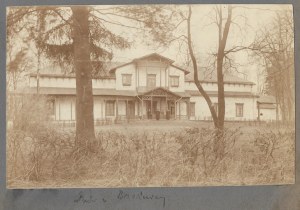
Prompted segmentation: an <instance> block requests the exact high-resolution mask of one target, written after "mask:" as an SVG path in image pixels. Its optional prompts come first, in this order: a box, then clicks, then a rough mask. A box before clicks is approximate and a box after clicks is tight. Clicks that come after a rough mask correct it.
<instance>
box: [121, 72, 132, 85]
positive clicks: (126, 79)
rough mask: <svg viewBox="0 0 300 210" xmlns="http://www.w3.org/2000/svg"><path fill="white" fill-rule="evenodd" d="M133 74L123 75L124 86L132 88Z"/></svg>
mask: <svg viewBox="0 0 300 210" xmlns="http://www.w3.org/2000/svg"><path fill="white" fill-rule="evenodd" d="M131 78H132V74H122V83H123V86H131Z"/></svg>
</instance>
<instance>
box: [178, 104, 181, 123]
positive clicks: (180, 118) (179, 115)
mask: <svg viewBox="0 0 300 210" xmlns="http://www.w3.org/2000/svg"><path fill="white" fill-rule="evenodd" d="M178 106H179V120H180V119H181V110H180V101H179V103H178Z"/></svg>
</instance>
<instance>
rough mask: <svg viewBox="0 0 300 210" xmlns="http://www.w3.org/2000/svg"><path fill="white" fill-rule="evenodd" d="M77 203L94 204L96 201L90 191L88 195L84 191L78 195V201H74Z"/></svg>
mask: <svg viewBox="0 0 300 210" xmlns="http://www.w3.org/2000/svg"><path fill="white" fill-rule="evenodd" d="M74 202H75V203H80V202H81V203H94V202H96V199H94V198H93V195H92V192H91V191H89V193H88V195H86V194H84V192H83V191H80V192H79V193H78V196H77V197H76V199H74Z"/></svg>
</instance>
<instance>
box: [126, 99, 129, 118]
mask: <svg viewBox="0 0 300 210" xmlns="http://www.w3.org/2000/svg"><path fill="white" fill-rule="evenodd" d="M126 118H127V119H128V118H129V113H128V99H126Z"/></svg>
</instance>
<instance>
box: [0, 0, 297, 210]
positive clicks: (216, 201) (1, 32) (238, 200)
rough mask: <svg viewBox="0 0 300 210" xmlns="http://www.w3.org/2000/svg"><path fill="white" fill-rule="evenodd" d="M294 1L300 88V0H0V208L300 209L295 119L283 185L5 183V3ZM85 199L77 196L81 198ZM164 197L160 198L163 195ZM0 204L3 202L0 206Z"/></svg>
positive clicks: (248, 2) (245, 2) (17, 4)
mask: <svg viewBox="0 0 300 210" xmlns="http://www.w3.org/2000/svg"><path fill="white" fill-rule="evenodd" d="M143 3H144V4H149V3H151V4H172V3H174V4H188V3H192V4H196V3H197V4H198V3H199V4H216V3H223V4H227V3H233V4H237V3H241V4H258V3H259V4H262V3H263V4H293V7H294V26H295V81H296V83H295V84H296V90H297V89H298V90H300V82H297V80H298V81H300V78H299V67H300V59H297V58H300V54H299V53H300V52H299V50H300V43H299V42H300V38H299V37H300V31H299V30H300V1H299V0H288V1H286V0H264V1H259V0H256V1H255V0H236V1H234V0H231V1H229V0H225V1H221V0H219V1H216V0H198V1H183V0H177V1H175V0H149V1H146V0H140V1H137V0H131V1H130V0H126V1H121V0H117V1H116V0H115V1H113V0H102V1H96V0H77V1H71V0H64V1H60V0H43V1H42V0H40V1H38V0H27V1H25V0H23V1H21V0H4V1H1V2H0V9H1V10H0V43H1V45H0V46H1V51H0V56H1V58H0V158H1V159H0V160H1V161H0V209H2V208H3V209H31V210H35V209H130V210H134V209H172V210H176V209H204V210H207V209H209V210H214V209H238V210H240V209H264V210H267V209H289V210H294V209H295V210H296V209H300V200H299V199H300V183H299V174H300V173H299V160H300V157H299V150H300V148H299V143H297V142H298V141H299V138H300V137H299V133H298V132H297V131H298V129H299V128H300V125H299V124H297V123H296V142H295V144H296V146H295V148H296V184H295V185H282V186H274V185H272V186H234V187H233V186H224V187H223V186H222V187H162V188H159V187H153V188H149V187H147V188H117V189H113V188H100V189H80V188H74V189H34V190H8V189H6V179H5V175H6V157H5V156H6V152H5V148H6V144H5V138H6V134H5V133H6V107H5V106H6V100H5V97H6V77H5V75H6V74H5V67H6V65H5V63H6V41H5V37H6V28H5V26H6V24H5V18H6V17H5V16H6V11H5V10H6V7H7V6H31V5H41V6H42V5H71V4H73V5H79V4H85V5H98V4H143ZM295 92H296V93H295V94H296V121H297V120H299V110H298V109H297V108H298V106H299V103H300V101H299V100H300V91H295ZM121 192H123V193H127V194H130V195H132V194H142V195H155V196H158V197H162V198H164V199H156V200H149V199H148V200H147V199H141V200H137V199H136V200H130V199H121V198H120V196H119V195H120V193H121ZM82 197H83V198H84V199H85V201H86V202H81V201H80V198H82ZM163 200H164V201H163ZM2 205H3V206H2Z"/></svg>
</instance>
